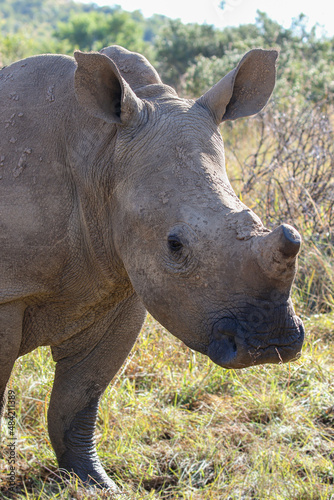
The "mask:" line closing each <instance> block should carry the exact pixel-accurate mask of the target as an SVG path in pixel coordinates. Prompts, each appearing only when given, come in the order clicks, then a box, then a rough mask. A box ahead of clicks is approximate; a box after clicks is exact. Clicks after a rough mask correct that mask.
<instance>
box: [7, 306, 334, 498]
mask: <svg viewBox="0 0 334 500" xmlns="http://www.w3.org/2000/svg"><path fill="white" fill-rule="evenodd" d="M333 326H334V316H333V315H323V316H318V317H313V318H311V319H309V320H307V321H306V327H307V331H308V335H307V342H306V345H305V348H304V353H303V357H302V358H301V360H300V361H298V362H296V363H293V364H291V365H282V366H264V367H254V368H250V369H247V370H243V371H234V370H224V369H222V368H219V367H218V366H215V365H214V364H213V363H211V362H210V361H209V360H208V359H207V358H206V357H204V356H202V355H200V354H197V353H194V352H192V351H190V350H189V349H188V348H186V347H185V346H184V345H183V344H182V343H181V342H179V341H178V340H176V339H175V338H174V337H172V336H171V335H170V334H168V333H167V332H166V331H165V330H164V329H163V328H162V327H161V326H160V325H158V324H157V323H155V322H154V321H153V320H152V319H151V318H149V319H148V321H147V323H146V325H145V327H144V330H143V332H142V334H141V337H140V339H139V341H138V342H137V344H136V347H135V349H134V351H133V354H132V356H131V359H129V361H128V363H127V364H126V365H125V367H124V368H123V369H122V371H121V372H120V373H119V375H118V376H117V378H116V380H115V383H114V384H113V385H112V386H110V387H109V388H108V390H107V392H106V395H105V397H104V398H103V400H102V402H101V407H100V412H99V419H98V428H97V440H98V451H99V454H100V457H101V458H102V462H103V464H104V466H105V468H106V470H107V472H108V473H109V474H110V475H111V476H112V478H113V479H114V480H115V481H116V482H117V483H118V484H119V485H121V487H122V488H123V491H124V497H123V498H125V499H129V500H135V499H137V500H139V499H140V500H144V499H145V500H146V499H154V498H160V499H169V500H174V499H187V500H204V499H205V500H209V499H210V500H217V499H231V500H232V499H233V500H234V499H240V500H241V499H252V500H255V499H264V498H266V499H275V500H276V499H277V500H279V499H282V500H283V499H284V500H285V499H289V500H294V499H296V500H297V499H298V500H311V499H312V500H328V499H331V498H334V465H333V461H334V406H333V405H334V387H333V375H334V373H333V372H334V367H333V358H334V342H333V334H332V331H333ZM53 369H54V366H53V362H52V360H51V358H50V354H49V350H48V349H47V348H40V349H38V350H37V351H35V352H34V353H32V354H30V355H27V356H25V357H23V358H22V359H21V360H19V361H18V362H17V365H16V368H15V371H14V373H13V375H12V379H11V387H12V388H13V389H14V390H15V392H16V399H17V405H18V415H17V430H16V437H17V446H16V453H17V463H16V476H17V480H18V484H19V485H18V487H17V489H16V492H15V493H14V494H13V493H8V492H7V493H6V468H7V467H8V465H7V462H6V458H5V457H4V460H3V461H2V467H1V474H0V478H1V479H2V481H3V482H2V485H1V491H0V497H1V498H15V499H23V498H27V499H30V500H32V499H34V500H35V499H36V500H37V499H50V498H52V499H56V498H61V499H73V498H76V499H86V498H87V499H88V498H97V499H102V498H106V497H105V496H104V494H103V493H102V492H96V493H92V492H90V493H87V492H85V491H84V490H82V489H80V488H78V485H76V484H75V483H73V484H72V485H68V486H63V487H61V486H59V484H58V483H57V481H56V479H57V476H56V464H55V457H54V454H53V451H52V448H51V446H50V443H49V438H48V434H47V426H46V409H47V402H48V398H49V395H50V388H51V383H52V378H53ZM4 451H6V450H5V449H4Z"/></svg>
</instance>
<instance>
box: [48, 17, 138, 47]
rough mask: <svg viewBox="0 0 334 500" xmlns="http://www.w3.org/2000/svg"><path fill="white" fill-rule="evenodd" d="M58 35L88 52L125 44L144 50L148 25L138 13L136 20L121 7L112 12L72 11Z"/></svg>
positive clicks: (72, 45)
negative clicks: (73, 12)
mask: <svg viewBox="0 0 334 500" xmlns="http://www.w3.org/2000/svg"><path fill="white" fill-rule="evenodd" d="M55 36H56V38H58V39H60V40H66V41H67V42H68V46H69V47H71V50H73V48H78V49H80V50H84V51H90V50H101V49H102V48H103V47H107V46H109V45H115V44H116V45H122V46H124V47H126V48H127V49H128V50H133V51H137V52H144V47H145V43H144V40H143V37H144V25H143V22H142V18H141V15H140V14H139V13H138V16H137V20H136V21H135V20H134V19H133V18H132V16H131V15H130V14H129V13H128V12H124V11H122V10H120V9H117V10H116V11H115V12H114V13H112V14H105V13H103V12H98V11H97V12H89V13H86V12H84V13H80V14H71V15H70V17H69V19H68V21H67V22H66V23H61V24H59V25H58V29H57V30H56V32H55Z"/></svg>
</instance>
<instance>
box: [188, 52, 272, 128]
mask: <svg viewBox="0 0 334 500" xmlns="http://www.w3.org/2000/svg"><path fill="white" fill-rule="evenodd" d="M277 56H278V52H277V51H276V50H263V49H254V50H250V51H249V52H247V54H245V55H244V57H243V58H242V59H241V61H240V62H239V64H238V66H237V67H236V68H235V69H233V70H232V71H230V72H229V73H228V74H227V75H226V76H224V78H222V80H220V81H219V82H218V83H216V85H214V86H213V87H212V88H211V89H210V90H208V92H206V94H204V95H202V97H200V98H199V99H198V101H197V102H198V103H199V104H200V105H201V106H203V107H205V108H207V109H208V110H209V111H210V112H211V114H212V115H213V117H214V119H215V121H216V122H217V123H218V124H219V123H220V122H223V121H225V120H235V119H237V118H242V117H244V116H251V115H255V114H256V113H258V112H259V111H261V109H262V108H263V107H264V106H265V105H266V103H267V101H268V99H269V97H270V96H271V93H272V91H273V89H274V85H275V77H276V69H275V61H276V59H277Z"/></svg>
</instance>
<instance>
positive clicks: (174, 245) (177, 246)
mask: <svg viewBox="0 0 334 500" xmlns="http://www.w3.org/2000/svg"><path fill="white" fill-rule="evenodd" d="M167 241H168V247H169V250H170V251H171V252H173V253H176V252H180V250H182V247H183V245H182V243H181V241H180V240H179V238H178V237H177V236H175V235H173V234H171V235H169V236H168V239H167Z"/></svg>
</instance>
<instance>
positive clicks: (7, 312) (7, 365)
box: [0, 302, 25, 418]
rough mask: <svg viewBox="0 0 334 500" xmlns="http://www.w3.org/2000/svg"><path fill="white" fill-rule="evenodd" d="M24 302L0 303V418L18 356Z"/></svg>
mask: <svg viewBox="0 0 334 500" xmlns="http://www.w3.org/2000/svg"><path fill="white" fill-rule="evenodd" d="M24 309H25V304H23V303H22V302H10V303H6V304H1V305H0V418H1V415H2V413H3V411H4V406H5V391H6V385H7V382H8V379H9V377H10V374H11V371H12V368H13V365H14V363H15V360H16V359H17V357H18V353H19V349H20V344H21V339H22V323H23V314H24Z"/></svg>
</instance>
